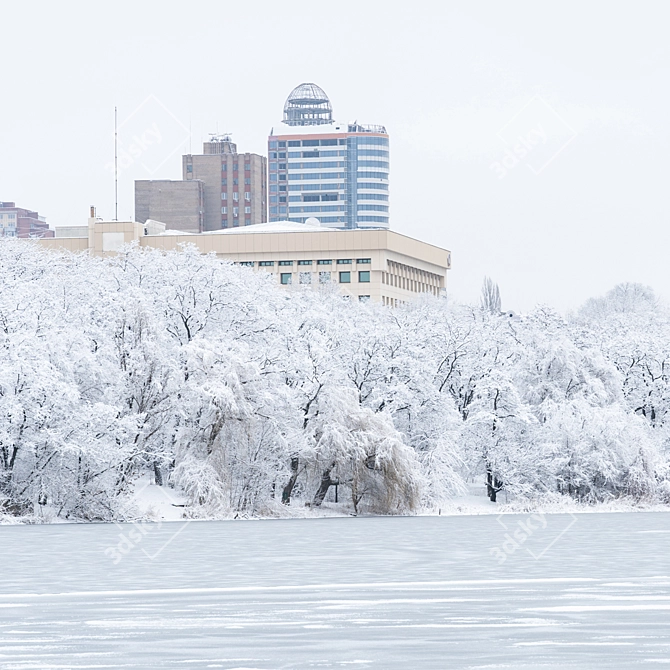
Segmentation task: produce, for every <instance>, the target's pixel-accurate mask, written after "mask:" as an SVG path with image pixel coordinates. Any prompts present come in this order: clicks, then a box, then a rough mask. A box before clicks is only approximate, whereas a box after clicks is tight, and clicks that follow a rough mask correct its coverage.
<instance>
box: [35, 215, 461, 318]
mask: <svg viewBox="0 0 670 670" xmlns="http://www.w3.org/2000/svg"><path fill="white" fill-rule="evenodd" d="M69 230H70V231H72V234H73V237H70V238H64V237H57V238H56V239H53V240H41V241H40V242H39V243H40V244H42V245H43V246H45V247H47V248H52V249H59V248H62V249H68V250H70V251H86V250H88V252H89V253H91V254H94V255H99V256H104V255H106V254H109V253H115V252H117V251H118V250H119V249H120V248H121V247H122V246H123V245H124V244H129V243H131V242H133V241H136V242H137V243H138V244H139V245H140V246H143V247H152V248H155V249H161V250H164V251H167V250H175V249H178V248H179V245H180V244H183V243H184V242H188V243H189V244H195V245H196V246H197V247H198V248H199V249H200V251H201V252H202V253H215V254H216V255H217V256H219V257H221V258H226V259H229V260H231V261H233V262H234V263H238V264H240V265H243V266H246V267H249V268H253V269H254V271H256V272H267V273H270V274H271V275H273V276H274V278H275V281H277V283H279V284H281V285H283V286H285V287H286V288H287V289H292V290H319V289H321V288H324V287H325V286H335V287H336V288H337V289H338V290H339V291H340V292H341V293H342V294H343V295H345V296H347V297H349V298H351V299H357V300H361V301H365V300H372V301H375V302H381V303H382V304H384V305H388V306H397V305H399V304H402V303H405V302H408V301H410V300H411V299H412V298H414V297H416V296H418V295H420V294H422V293H428V294H431V295H435V296H441V295H444V294H445V293H446V286H447V271H448V270H449V269H450V268H451V252H449V251H448V250H447V249H441V248H440V247H436V246H433V245H431V244H426V243H424V242H421V241H419V240H415V239H413V238H411V237H407V236H405V235H400V234H399V233H396V232H393V231H390V230H384V229H377V230H332V229H328V228H325V227H324V226H319V225H313V224H300V223H295V222H290V221H282V222H271V223H264V224H259V225H256V226H251V227H249V228H245V227H238V228H229V229H225V230H219V231H216V232H206V233H203V234H200V235H190V234H188V233H181V234H179V233H176V232H174V231H168V232H167V233H166V231H165V228H164V226H163V225H162V224H160V223H157V222H153V221H150V222H148V223H147V224H144V225H143V224H140V223H137V222H135V221H110V222H108V221H101V220H100V219H96V218H91V219H89V224H88V227H84V226H83V227H81V228H80V229H76V228H70V229H69ZM77 230H78V231H79V232H77Z"/></svg>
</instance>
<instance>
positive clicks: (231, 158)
mask: <svg viewBox="0 0 670 670" xmlns="http://www.w3.org/2000/svg"><path fill="white" fill-rule="evenodd" d="M182 172H183V174H182V177H183V179H184V181H192V180H200V181H202V182H203V184H204V212H205V215H204V225H203V230H204V231H212V230H221V229H222V228H237V227H239V226H252V225H255V224H258V223H264V222H265V221H267V159H266V158H265V156H260V155H258V154H252V153H244V154H239V153H237V145H236V144H235V143H234V142H232V141H231V139H230V137H229V136H227V135H214V136H212V138H211V139H210V141H209V142H205V143H204V144H203V153H202V154H200V155H196V154H188V155H186V156H183V157H182ZM158 220H159V221H160V220H161V219H158Z"/></svg>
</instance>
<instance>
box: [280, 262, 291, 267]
mask: <svg viewBox="0 0 670 670" xmlns="http://www.w3.org/2000/svg"><path fill="white" fill-rule="evenodd" d="M279 265H290V266H291V267H293V261H279Z"/></svg>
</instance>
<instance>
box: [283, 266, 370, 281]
mask: <svg viewBox="0 0 670 670" xmlns="http://www.w3.org/2000/svg"><path fill="white" fill-rule="evenodd" d="M338 277H339V281H340V284H351V272H339V273H338ZM279 281H280V282H281V283H282V284H284V285H288V284H292V283H293V273H291V272H282V273H280V275H279ZM298 281H299V282H300V283H301V284H311V283H312V273H311V272H300V273H299V274H298ZM329 281H331V273H330V272H319V283H320V284H326V283H328V282H329ZM358 282H359V283H360V284H369V283H370V271H369V270H359V272H358Z"/></svg>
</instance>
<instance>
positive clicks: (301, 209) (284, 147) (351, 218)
mask: <svg viewBox="0 0 670 670" xmlns="http://www.w3.org/2000/svg"><path fill="white" fill-rule="evenodd" d="M268 158H269V161H268V162H269V212H270V213H269V218H270V221H282V220H289V221H297V222H300V223H304V222H305V221H306V220H307V219H308V218H311V217H314V218H317V219H319V221H320V222H321V223H322V224H323V225H324V226H329V227H332V228H344V229H353V228H388V227H389V137H388V134H387V133H386V129H385V128H384V126H367V125H360V124H358V123H338V122H336V121H333V110H332V107H331V104H330V100H329V99H328V96H327V95H326V94H325V93H324V91H323V90H322V89H321V88H319V87H318V86H317V85H316V84H300V86H298V87H296V88H295V89H293V91H291V94H290V95H289V96H288V98H287V100H286V104H285V105H284V119H283V121H282V123H280V124H279V125H278V126H276V127H274V128H273V129H272V130H271V132H270V136H269V137H268Z"/></svg>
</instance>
